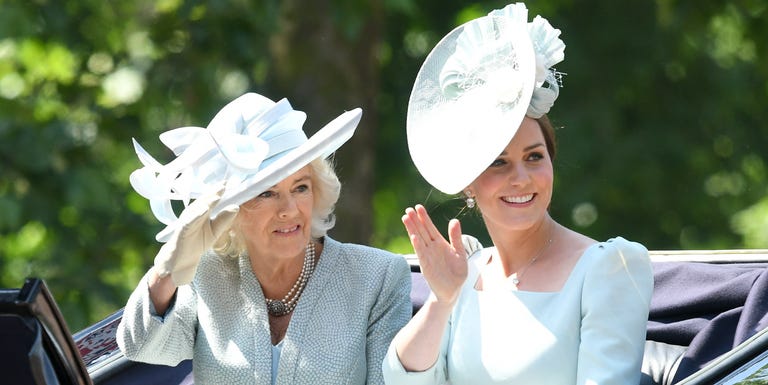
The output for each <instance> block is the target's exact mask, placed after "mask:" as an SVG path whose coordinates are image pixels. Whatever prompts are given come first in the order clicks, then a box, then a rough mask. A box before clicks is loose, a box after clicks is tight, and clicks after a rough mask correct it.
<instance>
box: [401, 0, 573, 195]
mask: <svg viewBox="0 0 768 385" xmlns="http://www.w3.org/2000/svg"><path fill="white" fill-rule="evenodd" d="M559 36H560V30H558V29H554V28H553V27H552V26H551V25H550V24H549V22H548V21H547V20H546V19H544V18H542V17H540V16H536V18H534V19H533V21H532V22H530V23H529V22H528V9H527V8H526V7H525V5H524V4H523V3H515V4H510V5H508V6H506V7H505V8H503V9H500V10H494V11H493V12H491V13H489V14H488V15H487V16H484V17H481V18H478V19H474V20H471V21H469V22H467V23H465V24H463V25H461V26H459V27H457V28H456V29H454V30H453V31H451V32H450V33H449V34H448V35H446V36H445V37H444V38H443V39H442V40H441V41H440V42H439V43H438V44H437V45H436V46H435V48H434V49H433V50H432V52H430V54H429V55H428V56H427V59H426V60H425V61H424V64H423V65H422V66H421V69H420V70H419V73H418V75H417V76H416V81H415V83H414V85H413V90H412V91H411V97H410V100H409V102H408V116H407V123H406V125H407V136H408V149H409V151H410V154H411V158H412V159H413V162H414V164H415V165H416V168H417V169H418V170H419V172H420V173H421V175H422V176H423V177H424V179H426V180H427V182H429V183H430V184H431V185H432V186H434V187H435V188H437V189H438V190H440V191H442V192H444V193H446V194H456V193H458V192H460V191H461V190H462V189H464V188H465V187H467V186H468V185H469V184H470V183H472V181H474V180H475V178H477V177H478V176H479V175H480V174H481V173H482V172H483V170H485V169H486V168H487V167H488V166H489V165H490V164H491V162H492V161H493V160H494V159H495V158H496V157H497V156H498V155H499V154H500V153H501V152H502V151H503V150H504V148H505V147H506V145H507V144H508V143H509V141H510V140H512V137H514V135H515V132H517V129H518V127H519V126H520V124H521V123H522V121H523V117H525V116H526V115H527V116H530V117H532V118H540V117H541V116H542V115H544V114H545V113H547V112H548V111H549V109H550V107H552V105H553V104H554V102H555V99H556V98H557V96H558V93H559V83H558V82H559V77H560V74H559V73H558V72H556V71H555V70H554V69H552V68H551V67H552V66H553V65H555V64H557V63H559V62H561V61H562V60H563V58H564V51H565V44H564V43H563V41H562V40H560V38H559Z"/></svg>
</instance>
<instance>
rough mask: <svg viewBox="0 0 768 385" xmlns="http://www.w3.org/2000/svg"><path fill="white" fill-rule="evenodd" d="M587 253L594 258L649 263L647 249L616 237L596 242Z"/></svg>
mask: <svg viewBox="0 0 768 385" xmlns="http://www.w3.org/2000/svg"><path fill="white" fill-rule="evenodd" d="M587 251H588V252H591V253H588V254H590V255H592V256H594V257H595V258H598V259H602V258H613V259H615V258H618V259H619V260H625V259H630V260H633V261H638V262H648V263H650V260H651V259H650V256H649V254H648V249H647V248H646V247H645V246H644V245H643V244H642V243H639V242H635V241H631V240H628V239H626V238H624V237H621V236H617V237H614V238H610V239H608V240H606V241H603V242H597V243H595V244H594V245H592V246H591V247H590V248H589V249H587Z"/></svg>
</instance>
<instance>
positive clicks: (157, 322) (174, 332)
mask: <svg viewBox="0 0 768 385" xmlns="http://www.w3.org/2000/svg"><path fill="white" fill-rule="evenodd" d="M147 278H148V274H147V275H145V276H144V278H142V279H141V281H140V282H139V284H138V286H137V287H136V289H135V290H134V291H133V293H132V294H131V296H130V298H129V299H128V303H127V304H126V305H125V308H124V309H123V316H122V319H121V320H120V325H119V326H118V327H117V335H116V339H117V345H118V346H119V347H120V350H121V351H122V352H123V354H124V355H125V357H126V358H128V359H129V360H132V361H141V362H148V363H151V364H160V365H170V366H176V365H178V364H179V362H181V361H183V360H186V359H191V358H192V352H193V346H194V339H195V329H196V319H197V318H196V317H197V316H196V308H195V307H196V295H195V291H194V288H193V286H192V285H184V286H181V287H179V288H178V289H177V290H176V294H175V298H174V299H173V300H172V302H171V306H170V307H169V308H168V310H167V311H166V312H165V314H163V315H158V314H156V312H155V309H154V306H153V304H152V300H151V299H150V298H149V284H148V282H147Z"/></svg>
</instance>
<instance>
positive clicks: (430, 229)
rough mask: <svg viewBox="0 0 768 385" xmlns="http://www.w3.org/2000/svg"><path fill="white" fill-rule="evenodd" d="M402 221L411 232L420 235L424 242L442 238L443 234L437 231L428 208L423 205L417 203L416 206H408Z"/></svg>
mask: <svg viewBox="0 0 768 385" xmlns="http://www.w3.org/2000/svg"><path fill="white" fill-rule="evenodd" d="M402 221H403V224H404V225H405V228H406V230H408V233H409V234H411V235H417V236H419V237H420V238H422V239H423V240H424V242H430V241H437V240H440V239H442V235H440V232H439V231H437V228H436V227H435V225H434V224H433V223H432V219H431V218H430V217H429V214H428V213H427V210H426V209H425V208H424V206H422V205H416V207H415V208H410V207H409V208H407V209H406V210H405V215H403V217H402Z"/></svg>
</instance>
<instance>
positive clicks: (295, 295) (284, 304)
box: [264, 241, 315, 317]
mask: <svg viewBox="0 0 768 385" xmlns="http://www.w3.org/2000/svg"><path fill="white" fill-rule="evenodd" d="M314 271H315V243H314V242H312V241H310V242H309V244H308V245H307V249H306V251H305V252H304V265H302V266H301V273H300V274H299V277H298V278H297V279H296V283H294V284H293V287H291V290H290V291H289V292H288V294H286V295H285V297H283V299H269V298H264V301H266V303H267V311H268V312H269V314H271V315H273V316H275V317H282V316H284V315H286V314H289V313H290V312H292V311H293V309H295V308H296V305H297V304H298V303H299V297H301V293H302V292H304V287H306V286H307V281H309V277H310V276H312V272H314Z"/></svg>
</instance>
